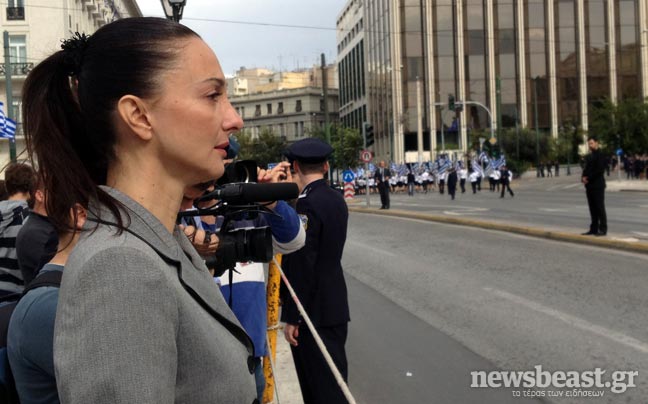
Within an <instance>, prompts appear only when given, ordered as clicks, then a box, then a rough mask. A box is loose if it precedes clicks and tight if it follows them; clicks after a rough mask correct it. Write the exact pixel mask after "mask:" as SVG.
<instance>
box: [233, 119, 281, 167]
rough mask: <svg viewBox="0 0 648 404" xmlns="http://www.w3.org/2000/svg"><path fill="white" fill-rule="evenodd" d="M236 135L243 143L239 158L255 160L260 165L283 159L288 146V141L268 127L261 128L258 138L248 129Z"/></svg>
mask: <svg viewBox="0 0 648 404" xmlns="http://www.w3.org/2000/svg"><path fill="white" fill-rule="evenodd" d="M236 137H237V139H238V141H239V144H240V145H241V150H240V152H239V156H238V158H239V159H240V160H254V161H256V162H257V164H258V165H259V166H260V167H267V166H268V164H269V163H277V162H279V161H281V160H282V153H283V151H284V150H286V147H287V146H286V142H285V141H284V140H283V139H282V138H281V137H280V136H277V135H275V134H274V133H273V132H272V130H270V129H268V128H264V129H262V130H261V132H260V133H259V137H258V139H253V138H252V135H251V134H250V133H249V132H247V131H244V132H241V133H239V134H238V135H236Z"/></svg>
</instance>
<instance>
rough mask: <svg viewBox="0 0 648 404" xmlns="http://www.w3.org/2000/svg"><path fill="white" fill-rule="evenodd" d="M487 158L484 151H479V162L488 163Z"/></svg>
mask: <svg viewBox="0 0 648 404" xmlns="http://www.w3.org/2000/svg"><path fill="white" fill-rule="evenodd" d="M488 161H489V159H488V156H487V155H486V152H481V153H479V162H480V163H488Z"/></svg>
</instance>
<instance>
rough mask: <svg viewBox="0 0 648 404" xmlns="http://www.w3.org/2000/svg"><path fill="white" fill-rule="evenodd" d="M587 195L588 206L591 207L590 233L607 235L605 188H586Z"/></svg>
mask: <svg viewBox="0 0 648 404" xmlns="http://www.w3.org/2000/svg"><path fill="white" fill-rule="evenodd" d="M585 195H587V205H588V206H589V211H590V217H591V218H592V222H591V223H590V232H591V233H598V232H603V233H607V214H606V213H605V188H604V187H596V188H588V187H585Z"/></svg>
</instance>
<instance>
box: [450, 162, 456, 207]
mask: <svg viewBox="0 0 648 404" xmlns="http://www.w3.org/2000/svg"><path fill="white" fill-rule="evenodd" d="M456 193H457V171H456V170H455V169H454V168H451V169H450V173H449V174H448V194H450V197H452V200H454V198H455V194H456Z"/></svg>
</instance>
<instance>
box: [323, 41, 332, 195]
mask: <svg viewBox="0 0 648 404" xmlns="http://www.w3.org/2000/svg"><path fill="white" fill-rule="evenodd" d="M322 91H323V93H322V94H323V97H324V132H325V133H326V142H327V143H328V144H331V130H330V128H329V113H328V80H327V77H326V56H324V54H323V53H322ZM328 178H329V183H331V184H332V183H333V178H332V177H331V165H330V164H329V172H328Z"/></svg>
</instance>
